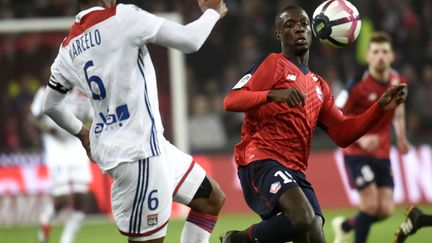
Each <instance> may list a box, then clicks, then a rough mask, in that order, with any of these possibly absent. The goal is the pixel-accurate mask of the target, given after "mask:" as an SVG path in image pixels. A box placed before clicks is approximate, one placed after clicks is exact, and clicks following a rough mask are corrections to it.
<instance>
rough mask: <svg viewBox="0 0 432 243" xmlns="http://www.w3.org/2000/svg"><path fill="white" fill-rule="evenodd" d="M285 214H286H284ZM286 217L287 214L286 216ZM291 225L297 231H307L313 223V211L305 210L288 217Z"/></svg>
mask: <svg viewBox="0 0 432 243" xmlns="http://www.w3.org/2000/svg"><path fill="white" fill-rule="evenodd" d="M285 216H286V215H285ZM286 217H287V218H288V216H286ZM289 220H290V221H291V224H292V226H293V227H294V229H296V230H297V231H298V232H307V231H309V230H310V229H312V228H313V226H314V223H315V213H314V212H313V211H310V210H307V211H305V212H302V213H298V214H295V215H292V216H290V217H289Z"/></svg>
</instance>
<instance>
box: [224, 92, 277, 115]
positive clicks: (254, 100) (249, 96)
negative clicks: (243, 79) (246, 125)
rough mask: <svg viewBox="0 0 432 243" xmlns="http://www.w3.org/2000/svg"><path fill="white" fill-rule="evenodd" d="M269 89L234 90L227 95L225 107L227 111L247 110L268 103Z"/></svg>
mask: <svg viewBox="0 0 432 243" xmlns="http://www.w3.org/2000/svg"><path fill="white" fill-rule="evenodd" d="M268 92H269V91H268V90H265V91H250V90H246V89H240V90H232V91H230V92H229V93H228V95H227V96H225V100H224V108H225V110H227V111H236V112H245V111H248V110H252V109H255V108H257V107H260V106H261V105H263V104H265V103H267V94H268Z"/></svg>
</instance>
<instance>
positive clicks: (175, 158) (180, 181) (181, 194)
mask: <svg viewBox="0 0 432 243" xmlns="http://www.w3.org/2000/svg"><path fill="white" fill-rule="evenodd" d="M165 148H166V157H167V163H168V164H169V165H170V166H171V168H173V175H172V176H173V178H174V185H173V191H172V195H173V199H174V201H176V202H179V203H181V204H183V205H188V204H190V203H191V201H192V200H193V198H194V196H195V194H196V192H197V191H198V189H199V188H200V186H201V184H202V183H203V181H204V178H206V172H205V170H204V169H203V168H202V167H201V166H200V165H199V164H198V163H197V162H195V161H194V160H193V158H192V156H190V155H188V154H186V153H184V152H182V151H180V150H179V149H178V148H176V147H175V146H174V145H172V144H170V143H169V142H166V143H165ZM210 192H211V191H210ZM210 192H209V193H210Z"/></svg>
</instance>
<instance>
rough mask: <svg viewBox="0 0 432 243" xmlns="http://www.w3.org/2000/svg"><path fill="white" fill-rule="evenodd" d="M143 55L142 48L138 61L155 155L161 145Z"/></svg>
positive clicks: (157, 153) (151, 145)
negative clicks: (157, 135) (157, 136)
mask: <svg viewBox="0 0 432 243" xmlns="http://www.w3.org/2000/svg"><path fill="white" fill-rule="evenodd" d="M141 55H142V52H141V50H139V52H138V60H137V63H138V68H139V70H140V72H141V75H142V77H143V79H144V101H145V104H146V107H147V111H148V113H149V116H150V119H151V121H152V131H151V136H150V147H151V150H152V154H153V156H156V155H159V154H160V150H159V145H158V141H157V138H156V125H155V120H154V117H153V114H152V112H151V106H150V101H149V98H148V91H147V80H146V78H145V75H144V61H143V59H142V57H141Z"/></svg>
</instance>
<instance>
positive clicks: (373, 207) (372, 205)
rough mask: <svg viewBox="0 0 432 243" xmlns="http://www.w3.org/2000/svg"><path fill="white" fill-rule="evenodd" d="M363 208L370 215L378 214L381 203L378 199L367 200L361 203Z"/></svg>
mask: <svg viewBox="0 0 432 243" xmlns="http://www.w3.org/2000/svg"><path fill="white" fill-rule="evenodd" d="M361 210H362V211H363V212H365V213H367V214H369V215H377V214H378V210H379V204H378V201H376V200H367V201H364V202H362V203H361Z"/></svg>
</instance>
